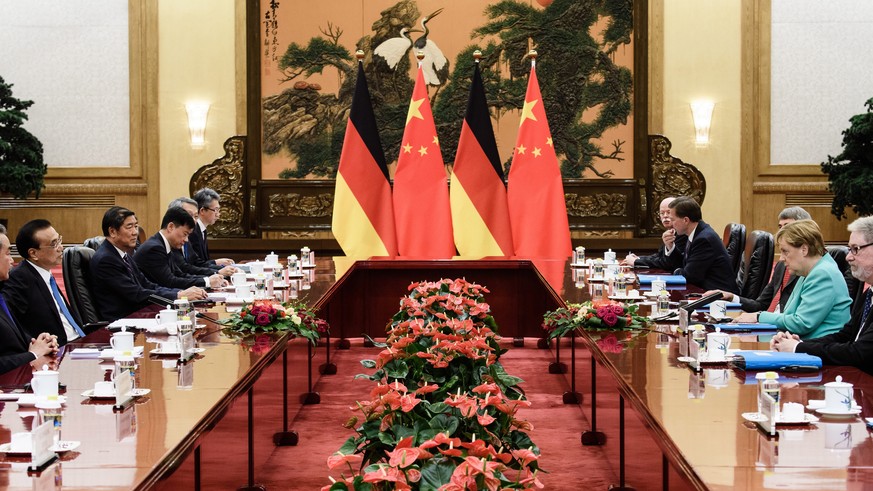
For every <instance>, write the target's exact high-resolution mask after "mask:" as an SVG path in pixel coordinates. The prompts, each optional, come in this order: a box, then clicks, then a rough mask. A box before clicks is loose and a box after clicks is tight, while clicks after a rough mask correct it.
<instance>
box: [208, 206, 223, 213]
mask: <svg viewBox="0 0 873 491" xmlns="http://www.w3.org/2000/svg"><path fill="white" fill-rule="evenodd" d="M206 209H207V210H209V211H211V212H213V213H221V207H220V206H216V207H215V208H209V207H206Z"/></svg>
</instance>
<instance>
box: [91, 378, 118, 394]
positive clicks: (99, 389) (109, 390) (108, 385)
mask: <svg viewBox="0 0 873 491" xmlns="http://www.w3.org/2000/svg"><path fill="white" fill-rule="evenodd" d="M94 395H95V396H97V397H112V396H114V395H115V383H114V382H106V381H100V382H96V383H95V384H94Z"/></svg>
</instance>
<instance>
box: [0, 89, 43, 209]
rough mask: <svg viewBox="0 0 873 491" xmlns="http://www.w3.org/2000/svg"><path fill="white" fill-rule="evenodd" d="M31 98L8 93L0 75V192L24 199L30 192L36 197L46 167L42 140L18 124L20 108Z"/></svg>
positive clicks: (21, 116) (22, 118)
mask: <svg viewBox="0 0 873 491" xmlns="http://www.w3.org/2000/svg"><path fill="white" fill-rule="evenodd" d="M32 105H33V101H22V100H19V99H16V98H15V97H13V96H12V84H7V83H6V81H5V80H3V77H0V173H2V175H3V179H0V193H10V194H12V196H14V197H16V198H18V199H24V198H26V197H27V195H29V194H30V193H31V192H32V193H34V194H35V195H36V197H37V198H39V194H40V192H42V189H43V187H45V186H44V184H43V177H44V176H45V173H46V170H47V167H46V165H45V163H43V160H42V143H40V141H39V140H38V139H37V138H36V137H35V136H33V135H32V134H31V133H30V132H29V131H27V130H26V129H24V128H23V127H22V125H23V124H24V121H25V120H26V119H27V114H25V113H24V111H26V110H27V108H29V107H30V106H32Z"/></svg>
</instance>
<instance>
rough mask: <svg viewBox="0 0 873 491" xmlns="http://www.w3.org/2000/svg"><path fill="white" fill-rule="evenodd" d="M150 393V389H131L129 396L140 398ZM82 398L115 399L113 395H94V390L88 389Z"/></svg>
mask: <svg viewBox="0 0 873 491" xmlns="http://www.w3.org/2000/svg"><path fill="white" fill-rule="evenodd" d="M151 391H152V390H151V389H132V390H131V391H130V395H131V396H132V397H142V396H144V395H146V394H148V393H149V392H151ZM82 397H87V398H89V399H115V394H111V395H94V389H88V390H86V391H85V392H82Z"/></svg>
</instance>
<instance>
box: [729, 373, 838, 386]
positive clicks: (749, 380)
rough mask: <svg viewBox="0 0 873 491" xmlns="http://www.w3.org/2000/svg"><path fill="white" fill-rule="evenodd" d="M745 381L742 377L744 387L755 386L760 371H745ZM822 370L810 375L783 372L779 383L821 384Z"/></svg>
mask: <svg viewBox="0 0 873 491" xmlns="http://www.w3.org/2000/svg"><path fill="white" fill-rule="evenodd" d="M743 373H744V374H745V379H743V377H740V378H741V379H742V380H743V384H744V385H755V384H757V383H758V379H757V378H756V377H757V375H758V373H760V371H755V372H751V371H745V372H743ZM821 374H822V372H821V370H819V371H815V372H810V373H791V372H782V373H780V374H779V383H780V384H784V383H786V382H794V383H797V384H814V383H818V382H821Z"/></svg>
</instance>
